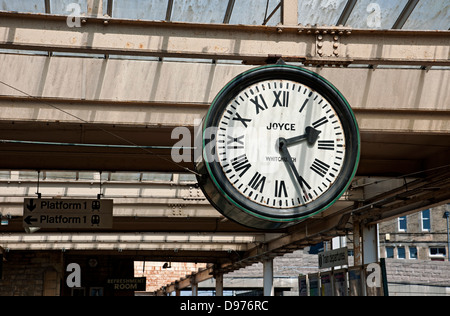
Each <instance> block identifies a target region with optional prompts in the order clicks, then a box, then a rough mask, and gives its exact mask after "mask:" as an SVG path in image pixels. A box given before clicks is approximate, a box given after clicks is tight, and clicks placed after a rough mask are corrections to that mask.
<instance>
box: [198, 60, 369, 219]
mask: <svg viewBox="0 0 450 316" xmlns="http://www.w3.org/2000/svg"><path fill="white" fill-rule="evenodd" d="M208 129H213V132H210V133H207V132H206V130H208ZM203 137H204V143H203V144H204V149H205V150H204V152H205V155H204V159H205V161H206V164H205V165H206V176H207V177H208V178H210V179H211V181H209V182H208V181H207V183H210V184H211V183H213V184H214V190H211V187H212V186H211V185H209V186H208V185H205V186H204V187H205V188H204V191H205V194H206V196H207V197H208V198H209V199H210V201H211V202H212V203H213V205H215V206H216V207H217V208H218V210H219V211H221V212H222V213H224V214H225V215H226V216H228V217H229V218H231V219H233V220H235V221H238V222H241V223H243V224H244V225H247V226H251V227H255V228H259V227H264V228H277V227H279V225H270V224H267V223H263V221H269V222H272V223H293V222H296V221H299V220H302V219H304V218H307V217H309V216H311V215H314V214H316V213H318V212H321V211H323V210H325V209H326V208H328V207H330V206H331V205H332V204H333V203H334V202H336V201H337V199H339V197H340V196H341V195H342V194H343V193H344V192H345V191H346V189H347V188H348V186H349V185H350V182H351V180H352V179H353V177H354V175H355V172H356V168H357V165H358V161H359V147H360V140H359V131H358V127H357V123H356V119H355V117H354V115H353V112H352V111H351V108H350V106H349V105H348V103H347V102H346V101H345V99H344V98H343V97H342V95H341V94H340V93H339V92H338V91H337V90H336V88H334V87H333V86H332V85H331V84H330V83H328V82H327V81H326V80H325V79H323V78H321V77H319V76H318V75H316V74H314V73H312V72H309V71H307V70H304V69H301V68H297V67H291V66H268V67H262V68H258V69H256V70H252V71H249V72H247V73H245V74H243V75H241V76H239V77H237V78H235V79H234V80H233V81H232V82H231V83H230V84H228V85H227V86H226V87H225V88H224V89H223V90H222V92H221V93H220V94H219V95H218V97H217V98H216V99H215V101H214V103H213V105H212V107H211V109H210V111H209V113H208V115H207V117H206V118H205V123H204V135H203ZM213 191H214V192H213ZM215 192H217V194H216V193H215ZM219 197H220V198H219ZM246 216H247V217H249V218H248V219H247V218H246Z"/></svg>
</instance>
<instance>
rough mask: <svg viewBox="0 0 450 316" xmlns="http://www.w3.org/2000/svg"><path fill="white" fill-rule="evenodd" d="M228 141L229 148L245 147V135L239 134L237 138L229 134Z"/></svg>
mask: <svg viewBox="0 0 450 316" xmlns="http://www.w3.org/2000/svg"><path fill="white" fill-rule="evenodd" d="M227 137H228V142H227V146H228V147H227V149H244V141H243V139H244V137H245V135H244V136H239V137H237V138H234V137H231V136H227Z"/></svg>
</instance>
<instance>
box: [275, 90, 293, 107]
mask: <svg viewBox="0 0 450 316" xmlns="http://www.w3.org/2000/svg"><path fill="white" fill-rule="evenodd" d="M273 94H274V95H275V102H274V104H273V107H277V106H280V107H282V108H287V107H289V92H288V91H280V92H276V91H273ZM281 94H283V100H281Z"/></svg>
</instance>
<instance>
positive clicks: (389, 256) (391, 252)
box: [386, 247, 394, 259]
mask: <svg viewBox="0 0 450 316" xmlns="http://www.w3.org/2000/svg"><path fill="white" fill-rule="evenodd" d="M386 258H387V259H394V247H386Z"/></svg>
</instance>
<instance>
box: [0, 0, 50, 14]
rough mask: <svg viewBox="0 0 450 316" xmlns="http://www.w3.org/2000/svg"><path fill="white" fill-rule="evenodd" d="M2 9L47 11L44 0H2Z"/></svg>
mask: <svg viewBox="0 0 450 316" xmlns="http://www.w3.org/2000/svg"><path fill="white" fill-rule="evenodd" d="M0 10H4V11H17V12H34V13H36V12H39V13H44V12H45V2H44V0H0Z"/></svg>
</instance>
